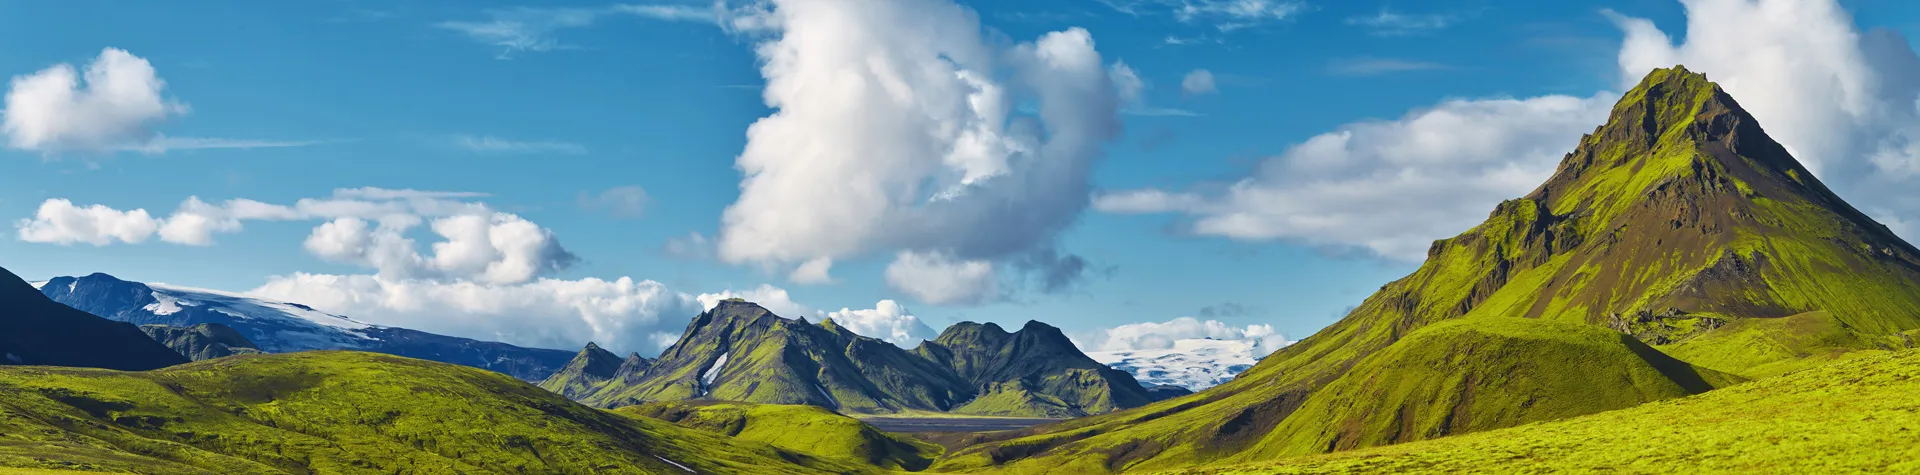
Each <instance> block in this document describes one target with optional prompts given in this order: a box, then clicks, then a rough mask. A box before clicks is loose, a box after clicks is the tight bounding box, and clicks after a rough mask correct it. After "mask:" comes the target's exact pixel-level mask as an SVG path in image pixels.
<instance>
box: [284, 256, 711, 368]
mask: <svg viewBox="0 0 1920 475" xmlns="http://www.w3.org/2000/svg"><path fill="white" fill-rule="evenodd" d="M248 293H249V294H252V295H255V296H259V297H262V298H268V299H273V300H281V301H288V302H298V303H302V304H305V305H308V306H312V307H314V308H317V309H322V310H325V311H327V312H332V313H338V314H342V315H351V316H353V317H354V318H355V319H358V320H361V321H368V322H376V323H380V324H383V325H391V326H400V327H406V328H412V329H416V330H421V331H428V332H433V333H440V334H446V335H458V336H464V337H469V338H478V339H485V340H493V341H501V342H506V343H510V344H515V345H521V346H528V347H535V348H562V349H572V348H576V347H578V346H580V345H582V344H584V343H585V342H588V341H593V342H597V343H599V344H600V345H601V346H603V347H606V348H608V349H611V350H614V351H619V352H627V351H636V352H640V353H641V354H643V355H649V356H651V355H658V354H659V352H660V350H662V349H664V348H665V347H666V346H667V345H669V344H672V342H673V340H674V339H675V338H678V337H679V335H680V331H681V330H682V329H683V328H685V327H686V325H687V321H688V320H689V319H691V318H692V317H693V315H695V314H697V313H699V312H700V311H701V307H700V302H699V301H698V300H696V299H695V298H693V297H690V296H688V295H686V294H684V293H680V292H676V291H673V290H672V289H669V288H667V286H665V285H663V284H661V283H659V282H654V281H651V280H635V279H632V278H627V277H621V278H619V279H615V280H601V279H595V278H586V279H580V280H560V279H547V278H542V279H537V280H532V281H527V282H521V283H514V284H487V283H482V282H474V281H434V280H418V279H391V278H387V277H382V276H376V275H329V274H306V273H299V274H292V275H286V276H276V277H272V278H269V279H268V281H267V283H266V284H265V285H262V286H260V287H259V288H256V289H253V290H252V291H250V292H248ZM663 335H664V338H663Z"/></svg>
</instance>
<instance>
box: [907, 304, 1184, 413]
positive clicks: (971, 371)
mask: <svg viewBox="0 0 1920 475" xmlns="http://www.w3.org/2000/svg"><path fill="white" fill-rule="evenodd" d="M914 353H915V354H917V355H919V356H920V357H922V358H926V359H927V360H929V361H933V362H935V363H938V364H940V365H942V366H946V367H948V368H951V369H952V370H953V371H954V373H956V374H958V375H959V376H960V378H961V379H963V380H966V381H967V382H969V383H971V384H973V387H974V390H975V391H977V394H978V395H977V396H975V397H974V399H973V400H972V401H968V402H967V403H966V404H963V405H961V406H960V407H957V408H954V409H953V412H957V413H964V414H979V415H995V416H1026V417H1076V416H1084V415H1088V414H1099V413H1104V412H1111V411H1113V410H1116V409H1123V408H1129V407H1137V406H1142V405H1146V404H1147V403H1148V402H1152V400H1153V398H1152V396H1150V395H1148V393H1147V389H1146V388H1144V387H1141V386H1140V383H1139V382H1138V381H1135V380H1134V379H1133V375H1131V374H1127V373H1126V372H1125V371H1120V370H1116V369H1113V368H1110V367H1107V366H1106V365H1103V364H1100V362H1098V361H1094V360H1093V358H1089V357H1087V355H1086V354H1085V353H1081V352H1080V349H1079V348H1078V347H1076V346H1074V344H1073V341H1072V340H1068V339H1067V336H1066V335H1065V334H1062V333H1060V329H1058V328H1054V327H1051V326H1047V325H1046V324H1043V323H1040V322H1036V321H1029V322H1027V325H1026V326H1024V327H1022V328H1021V329H1020V331H1017V332H1014V333H1007V332H1006V330H1002V329H1001V328H1000V326H999V325H995V324H992V323H987V324H979V323H974V322H961V323H957V324H954V325H953V326H950V327H947V329H946V331H943V332H941V333H940V336H939V337H937V338H935V339H934V340H933V341H929V342H924V343H921V344H920V347H919V348H915V349H914Z"/></svg>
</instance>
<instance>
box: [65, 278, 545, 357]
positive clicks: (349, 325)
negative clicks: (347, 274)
mask: <svg viewBox="0 0 1920 475" xmlns="http://www.w3.org/2000/svg"><path fill="white" fill-rule="evenodd" d="M39 293H41V294H42V295H44V296H45V297H44V298H50V299H53V301H55V302H59V303H62V304H66V305H67V306H69V307H72V308H75V309H79V310H82V311H85V312H90V313H93V314H95V315H99V316H101V317H104V318H107V319H109V320H115V321H121V322H127V323H132V324H135V325H165V326H172V327H191V326H195V325H200V324H206V323H214V324H220V325H225V326H227V327H230V328H232V329H233V330H234V331H236V332H238V333H239V334H240V335H241V336H242V337H244V338H245V339H247V340H248V341H251V342H253V344H254V345H256V346H257V347H258V348H259V349H260V350H261V351H265V352H268V353H288V352H295V351H308V350H358V351H370V352H375V353H386V354H390V355H399V356H405V357H409V358H419V359H424V360H432V361H439V362H442V363H453V364H458V365H465V366H472V367H476V368H481V369H488V370H493V371H498V372H501V373H506V374H508V375H512V376H513V377H515V378H519V379H521V380H526V381H540V380H543V379H546V377H547V376H550V375H552V374H553V372H554V371H556V370H558V369H559V368H560V367H561V366H562V365H565V364H566V363H567V361H568V359H569V358H571V357H572V356H573V354H572V353H570V352H566V351H560V350H548V349H539V348H522V347H518V346H513V345H508V344H505V343H498V342H489V341H478V340H471V339H467V338H459V337H451V336H445V335H436V334H432V333H427V332H422V331H417V330H410V329H406V328H396V327H383V326H378V325H368V324H365V323H360V322H356V321H354V320H352V319H350V318H346V317H342V316H339V315H331V314H327V313H325V312H320V311H316V310H314V309H313V308H312V307H308V306H305V305H301V304H298V303H288V302H271V301H264V300H259V299H253V298H248V297H243V296H238V295H233V294H227V293H223V292H214V291H207V290H200V289H187V288H177V287H168V286H160V285H148V284H143V283H140V282H131V281H125V280H121V279H118V278H115V277H113V276H111V275H107V274H99V273H96V274H91V275H87V276H83V277H57V278H54V279H52V280H49V281H47V283H46V284H45V285H42V286H41V287H40V291H39Z"/></svg>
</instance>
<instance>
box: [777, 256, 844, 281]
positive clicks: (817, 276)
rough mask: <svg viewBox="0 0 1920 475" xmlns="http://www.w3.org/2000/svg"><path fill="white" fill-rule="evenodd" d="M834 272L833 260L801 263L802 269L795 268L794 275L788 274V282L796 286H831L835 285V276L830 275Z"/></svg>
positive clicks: (822, 259)
mask: <svg viewBox="0 0 1920 475" xmlns="http://www.w3.org/2000/svg"><path fill="white" fill-rule="evenodd" d="M832 270H833V259H828V258H825V257H821V258H816V259H814V260H810V261H807V262H804V263H801V264H800V267H795V268H794V269H793V273H791V274H787V280H790V281H793V283H796V284H809V285H811V284H831V283H833V275H832V274H831V273H830V271H832Z"/></svg>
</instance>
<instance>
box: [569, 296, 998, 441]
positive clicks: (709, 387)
mask: <svg viewBox="0 0 1920 475" xmlns="http://www.w3.org/2000/svg"><path fill="white" fill-rule="evenodd" d="M614 381H615V384H606V385H603V387H601V388H599V389H597V390H596V391H594V392H593V393H592V394H590V395H588V396H586V397H584V398H582V399H581V401H582V402H584V403H587V404H590V405H594V406H599V407H608V408H612V407H619V406H626V405H632V404H638V403H642V402H648V401H679V400H688V399H716V400H725V401H742V402H753V403H761V404H810V405H815V406H821V407H828V408H834V409H837V410H840V411H842V412H859V413H879V412H897V411H904V410H915V409H918V410H945V409H947V408H950V407H953V406H955V405H957V404H959V403H961V402H964V401H965V400H967V399H969V398H970V396H971V395H972V391H971V388H970V387H969V386H968V385H967V384H966V383H965V382H964V381H961V380H960V379H959V378H957V377H955V376H953V374H952V372H951V371H948V370H946V368H944V367H941V366H937V365H935V364H933V363H932V362H929V361H927V360H924V359H921V358H919V357H917V356H914V355H913V354H912V353H908V352H907V351H906V350H902V349H900V348H899V347H896V346H893V344H891V343H887V342H884V341H880V340H876V339H872V338H867V337H863V336H859V335H856V334H854V333H853V332H850V331H847V330H846V329H844V328H840V327H839V326H837V325H832V324H823V325H813V324H811V323H808V322H807V321H806V320H788V319H785V318H781V317H779V316H778V315H774V314H773V312H769V311H767V309H765V308H762V307H760V306H759V305H755V304H753V303H749V302H746V301H744V300H737V299H735V300H728V301H724V302H721V303H720V304H719V305H717V306H715V307H714V308H713V309H712V310H708V311H706V312H702V313H701V314H700V315H699V316H698V317H695V318H694V320H693V321H692V322H691V323H689V324H688V325H687V330H686V332H685V333H684V334H682V335H681V337H680V340H679V341H677V342H675V343H674V344H673V346H671V347H668V348H667V350H666V351H665V352H664V353H662V354H661V355H660V358H659V359H658V360H656V361H654V363H653V365H652V367H651V368H648V369H647V370H646V371H645V372H644V373H643V374H642V375H641V376H640V378H639V379H638V380H637V381H631V382H628V381H619V380H614Z"/></svg>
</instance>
